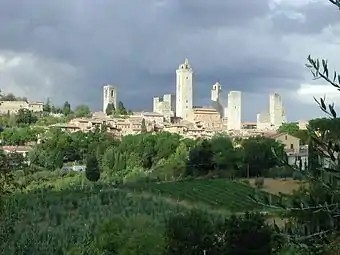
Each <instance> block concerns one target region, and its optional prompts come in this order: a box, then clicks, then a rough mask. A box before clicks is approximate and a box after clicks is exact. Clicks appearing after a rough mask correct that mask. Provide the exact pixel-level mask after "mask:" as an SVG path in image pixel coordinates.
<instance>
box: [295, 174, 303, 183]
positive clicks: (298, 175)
mask: <svg viewBox="0 0 340 255" xmlns="http://www.w3.org/2000/svg"><path fill="white" fill-rule="evenodd" d="M293 179H294V180H297V181H302V180H303V174H302V173H300V172H294V173H293Z"/></svg>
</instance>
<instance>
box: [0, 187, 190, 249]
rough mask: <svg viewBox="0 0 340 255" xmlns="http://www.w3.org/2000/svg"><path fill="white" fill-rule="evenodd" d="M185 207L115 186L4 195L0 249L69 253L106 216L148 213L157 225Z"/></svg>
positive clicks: (91, 237) (92, 234) (92, 233)
mask: <svg viewBox="0 0 340 255" xmlns="http://www.w3.org/2000/svg"><path fill="white" fill-rule="evenodd" d="M184 210H186V209H185V208H182V207H180V206H176V205H174V204H169V203H165V202H163V201H162V200H157V199H153V198H143V197H134V196H129V195H128V193H126V192H124V191H118V190H114V189H107V190H101V191H100V190H99V189H93V190H91V189H85V190H80V189H79V190H64V191H52V190H49V191H42V192H41V191H37V192H35V193H29V194H17V195H15V196H13V197H12V198H10V199H8V200H7V204H6V211H5V214H3V215H2V218H3V219H4V220H2V221H1V224H0V230H1V232H0V238H1V240H2V243H1V245H0V251H1V252H0V253H1V254H36V255H40V254H69V253H68V251H69V250H70V249H71V248H72V247H75V246H77V247H82V246H83V245H84V244H86V243H87V242H88V240H95V237H96V235H97V234H98V227H100V225H101V223H102V222H103V220H105V219H109V218H112V217H115V216H116V215H119V216H122V217H126V218H131V217H134V216H136V215H147V216H148V217H151V218H152V225H154V226H155V227H156V228H157V227H158V226H161V225H162V222H164V220H165V219H166V218H167V217H168V216H169V215H170V214H172V213H176V212H182V211H184ZM33 240H34V241H33Z"/></svg>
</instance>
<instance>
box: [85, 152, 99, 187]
mask: <svg viewBox="0 0 340 255" xmlns="http://www.w3.org/2000/svg"><path fill="white" fill-rule="evenodd" d="M85 174H86V178H87V179H88V180H89V181H91V182H97V181H98V180H99V179H100V170H99V164H98V160H97V158H96V156H95V155H93V154H89V155H87V157H86V171H85Z"/></svg>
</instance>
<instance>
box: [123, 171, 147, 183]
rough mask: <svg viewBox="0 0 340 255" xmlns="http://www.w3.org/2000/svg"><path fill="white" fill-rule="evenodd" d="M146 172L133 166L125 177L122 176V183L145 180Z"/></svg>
mask: <svg viewBox="0 0 340 255" xmlns="http://www.w3.org/2000/svg"><path fill="white" fill-rule="evenodd" d="M147 177H148V174H147V173H146V172H145V170H144V169H143V168H138V167H137V168H134V169H132V170H131V171H130V172H129V173H128V174H127V175H125V177H124V178H123V183H124V184H125V183H138V182H146V181H147Z"/></svg>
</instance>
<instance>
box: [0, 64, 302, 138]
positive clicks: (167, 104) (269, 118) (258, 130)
mask: <svg viewBox="0 0 340 255" xmlns="http://www.w3.org/2000/svg"><path fill="white" fill-rule="evenodd" d="M193 90H194V86H193V69H192V67H191V66H190V63H189V61H188V59H185V61H184V63H183V64H180V65H179V67H178V69H177V70H176V94H175V95H174V94H164V95H162V96H156V97H154V98H153V111H152V112H149V111H141V112H132V111H127V110H126V109H125V107H124V105H123V103H122V102H121V101H118V98H119V95H118V91H117V87H115V86H113V85H105V86H103V99H102V100H103V108H102V111H101V112H91V111H90V110H89V109H87V111H90V112H88V113H86V114H85V115H86V117H84V116H83V117H81V118H73V119H70V120H69V121H68V122H67V123H56V124H53V125H51V127H59V128H61V129H63V130H67V131H70V132H74V131H79V130H80V131H88V130H91V129H92V128H93V127H95V126H102V125H105V127H106V128H107V130H108V132H110V133H112V134H113V135H114V136H116V137H122V136H125V135H129V134H138V133H140V132H141V131H142V129H143V127H142V126H143V125H145V128H146V130H147V131H148V132H158V131H167V132H171V133H178V134H181V135H183V136H184V137H188V138H199V137H201V138H211V137H212V136H214V135H215V134H217V133H227V134H228V135H229V136H236V137H243V138H246V137H250V136H257V135H266V134H273V133H276V131H277V130H278V128H279V127H280V126H281V125H282V124H284V123H286V122H287V120H286V114H285V109H284V106H283V102H282V98H281V96H280V95H279V94H278V93H273V94H270V95H269V104H268V106H269V107H268V109H267V110H264V111H262V112H261V113H259V114H257V121H256V122H242V121H241V120H242V116H241V112H242V111H241V108H242V92H241V91H229V93H228V98H227V105H224V102H225V100H223V99H222V98H221V93H222V85H221V84H219V83H218V82H217V83H215V84H213V85H212V88H211V104H210V105H208V106H194V105H193V101H194V100H193ZM3 99H6V98H3ZM9 99H10V100H2V101H0V114H8V113H10V114H11V113H18V111H19V110H20V109H27V110H29V111H32V112H35V113H39V112H46V110H48V112H49V113H50V114H51V115H53V116H55V117H57V116H61V115H60V114H61V112H62V110H61V109H58V108H54V109H53V107H52V106H48V107H47V108H48V109H46V107H45V109H44V105H45V104H46V103H44V102H31V101H27V100H26V99H25V100H22V99H21V98H19V99H15V97H14V98H13V96H12V97H10V98H9ZM47 104H48V103H47ZM66 104H68V103H67V102H66ZM119 107H120V108H122V107H123V111H120V112H119V111H117V109H118V108H119ZM298 126H299V129H301V130H304V129H306V126H307V121H299V122H298Z"/></svg>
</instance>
